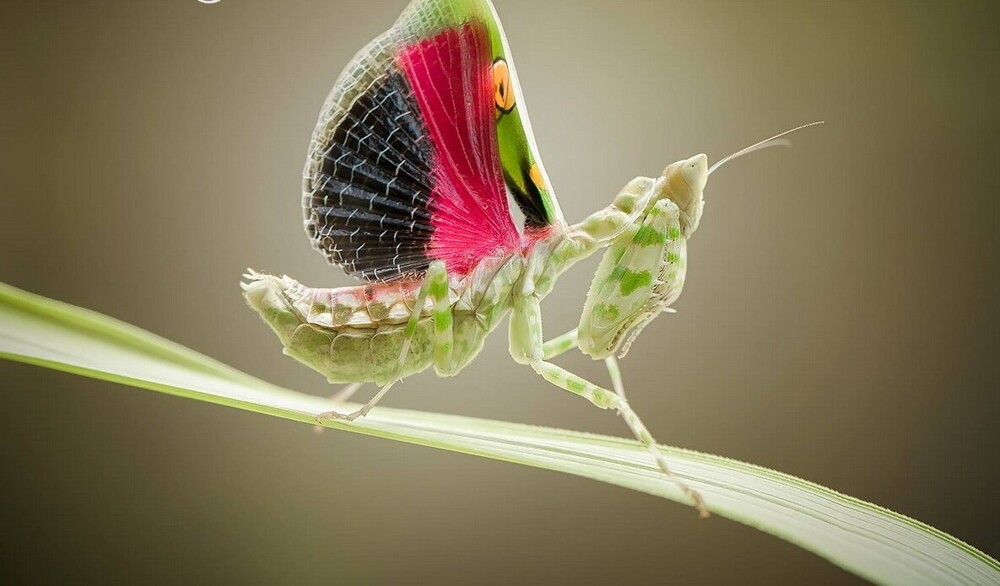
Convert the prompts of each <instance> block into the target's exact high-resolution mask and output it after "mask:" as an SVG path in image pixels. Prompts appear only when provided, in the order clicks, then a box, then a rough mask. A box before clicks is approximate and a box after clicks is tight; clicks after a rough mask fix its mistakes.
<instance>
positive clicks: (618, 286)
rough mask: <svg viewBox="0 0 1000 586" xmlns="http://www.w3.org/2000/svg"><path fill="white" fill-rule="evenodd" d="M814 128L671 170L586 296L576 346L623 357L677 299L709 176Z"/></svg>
mask: <svg viewBox="0 0 1000 586" xmlns="http://www.w3.org/2000/svg"><path fill="white" fill-rule="evenodd" d="M815 124H822V122H813V123H812V124H805V125H803V126H799V127H798V128H793V129H792V130H788V131H786V132H782V133H781V134H778V135H776V136H772V137H771V138H768V139H766V140H762V141H760V142H757V143H755V144H753V145H750V146H748V147H746V148H744V149H741V150H739V151H736V152H735V153H733V154H731V155H729V156H728V157H725V158H723V159H720V160H719V161H718V162H716V163H715V164H714V165H712V166H711V167H709V166H708V157H707V156H705V155H704V154H700V155H695V156H693V157H691V158H689V159H684V160H680V161H677V162H676V163H671V164H670V165H667V168H666V169H664V170H663V174H662V175H661V176H660V177H659V178H657V179H656V181H654V182H653V187H652V189H653V191H652V193H651V195H652V197H651V198H650V199H649V203H648V204H647V205H646V206H645V209H644V210H642V213H641V214H638V217H637V218H636V220H635V222H634V223H633V224H632V225H630V226H629V227H628V228H627V229H626V230H624V231H623V232H622V234H621V236H620V237H619V238H617V239H616V240H615V241H614V242H613V243H612V244H611V246H610V247H609V248H608V251H607V252H606V253H605V254H604V259H603V260H602V261H601V264H600V266H599V267H598V269H597V274H596V275H595V276H594V281H593V283H592V284H591V286H590V291H588V293H587V302H586V305H584V309H583V315H582V316H581V318H580V328H579V331H578V342H579V345H580V349H581V350H582V351H583V352H584V353H585V354H588V355H589V356H591V357H593V358H595V359H600V358H606V357H609V356H612V355H613V354H618V356H619V357H624V355H625V353H626V352H628V349H629V346H630V345H631V344H632V342H633V341H634V340H635V338H636V337H637V336H638V335H639V333H640V332H641V331H642V329H643V328H644V327H645V326H646V325H647V324H649V323H650V322H651V321H653V319H655V318H656V316H658V315H659V314H660V313H662V312H664V311H673V310H672V309H670V306H671V305H672V304H673V303H674V301H676V300H677V298H678V297H679V296H680V294H681V289H682V288H683V287H684V280H685V277H686V275H687V239H688V238H689V237H690V236H691V234H692V233H693V232H694V231H695V230H696V229H697V228H698V223H699V222H700V221H701V215H702V211H703V210H704V207H705V200H704V192H705V185H706V183H708V176H709V175H711V174H712V172H713V171H715V170H716V169H718V168H719V167H721V166H722V165H723V164H725V163H726V162H728V161H731V160H733V159H735V158H737V157H741V156H743V155H746V154H749V153H752V152H754V151H757V150H760V149H762V148H767V147H770V146H775V145H782V144H788V142H787V141H783V140H779V139H780V138H781V137H783V136H785V135H786V134H789V133H791V132H795V131H796V130H799V129H801V128H806V127H808V126H813V125H815Z"/></svg>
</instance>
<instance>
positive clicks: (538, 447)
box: [0, 283, 1000, 585]
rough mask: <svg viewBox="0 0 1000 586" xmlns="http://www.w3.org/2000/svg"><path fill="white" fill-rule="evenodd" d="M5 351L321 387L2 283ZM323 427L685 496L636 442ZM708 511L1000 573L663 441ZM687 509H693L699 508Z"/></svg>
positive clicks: (308, 399) (741, 467)
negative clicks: (265, 375) (273, 375)
mask: <svg viewBox="0 0 1000 586" xmlns="http://www.w3.org/2000/svg"><path fill="white" fill-rule="evenodd" d="M0 357H2V358H7V359H10V360H16V361H20V362H26V363H30V364H35V365H38V366H44V367H48V368H53V369H56V370H62V371H66V372H72V373H76V374H80V375H83V376H89V377H94V378H99V379H103V380H108V381H113V382H117V383H121V384H125V385H131V386H135V387H140V388H145V389H150V390H155V391H160V392H165V393H169V394H172V395H177V396H182V397H189V398H192V399H198V400H201V401H208V402H210V403H217V404H220V405H228V406H231V407H237V408H240V409H246V410H248V411H255V412H257V413H263V414H266V415H273V416H277V417H283V418H286V419H292V420H295V421H301V422H303V423H308V424H313V423H314V417H315V416H316V415H317V414H318V413H320V412H322V411H324V410H325V409H326V408H327V407H328V406H329V405H328V403H327V401H326V400H325V399H324V398H320V397H314V396H311V395H306V394H302V393H297V392H294V391H290V390H288V389H283V388H280V387H276V386H274V385H271V384H269V383H266V382H264V381H261V380H259V379H256V378H254V377H251V376H249V375H247V374H244V373H242V372H239V371H237V370H235V369H233V368H230V367H228V366H226V365H224V364H222V363H220V362H217V361H214V360H212V359H210V358H207V357H205V356H203V355H201V354H198V353H197V352H194V351H192V350H189V349H187V348H185V347H183V346H180V345H178V344H175V343H173V342H170V341H168V340H164V339H163V338H160V337H157V336H155V335H153V334H150V333H148V332H146V331H143V330H141V329H138V328H135V327H133V326H130V325H128V324H125V323H122V322H120V321H117V320H114V319H112V318H109V317H106V316H103V315H100V314H97V313H94V312H91V311H87V310H84V309H80V308H77V307H74V306H71V305H67V304H64V303H60V302H57V301H53V300H50V299H46V298H43V297H39V296H36V295H33V294H30V293H27V292H24V291H21V290H19V289H15V288H13V287H10V286H8V285H4V284H2V283H0ZM327 426H328V427H331V428H335V429H339V430H343V431H351V432H355V433H362V434H366V435H372V436H376V437H381V438H386V439H392V440H397V441H402V442H407V443H412V444H419V445H423V446H428V447H433V448H439V449H443V450H449V451H453V452H460V453H464V454H472V455H476V456H483V457H487V458H493V459H496V460H503V461H506V462H513V463H517V464H524V465H528V466H534V467H538V468H546V469H549V470H556V471H559V472H566V473H569V474H575V475H578V476H584V477H587V478H593V479H595V480H601V481H604V482H608V483H611V484H616V485H618V486H623V487H626V488H631V489H634V490H639V491H642V492H646V493H649V494H653V495H657V496H662V497H665V498H668V499H671V500H675V501H679V502H682V503H685V504H687V500H686V499H685V498H684V496H683V495H682V494H681V493H680V492H679V491H678V490H677V488H676V486H675V485H673V484H672V483H669V482H666V481H664V479H663V478H662V476H661V475H660V473H659V472H658V471H657V470H656V468H655V466H654V465H653V464H652V462H650V459H649V455H648V453H647V452H646V451H645V450H644V449H642V448H641V447H640V446H638V444H636V443H635V442H633V441H628V440H624V439H619V438H614V437H606V436H599V435H593V434H586V433H579V432H573V431H564V430H558V429H549V428H541V427H532V426H527V425H520V424H514V423H504V422H499V421H489V420H481V419H472V418H468V417H457V416H450V415H439V414H433V413H423V412H418V411H404V410H399V409H388V408H381V407H380V408H376V409H375V410H373V411H372V412H371V414H370V415H369V416H368V417H366V418H364V419H362V420H360V421H358V422H355V423H342V422H329V423H327ZM663 449H664V451H665V453H666V455H667V457H668V458H670V460H671V465H672V467H673V469H674V471H675V473H676V474H677V475H678V476H680V477H681V478H683V479H685V481H687V482H688V483H689V484H690V485H691V486H692V487H694V488H696V489H697V490H699V491H701V493H702V495H704V497H705V500H706V502H707V504H708V506H709V508H710V509H711V511H712V512H713V513H715V514H716V515H718V516H721V517H728V518H730V519H734V520H736V521H740V522H742V523H746V524H747V525H750V526H752V527H756V528H758V529H760V530H762V531H765V532H767V533H771V534H773V535H776V536H778V537H781V538H783V539H786V540H788V541H790V542H792V543H794V544H796V545H799V546H800V547H803V548H805V549H807V550H810V551H813V552H815V553H816V554H818V555H820V556H822V557H824V558H826V559H828V560H830V561H831V562H833V563H835V564H837V565H839V566H841V567H843V568H845V569H847V570H849V571H851V572H854V573H856V574H858V575H860V576H863V577H865V578H868V579H870V580H872V581H874V582H879V583H885V584H906V585H910V584H998V583H1000V564H998V563H997V561H996V560H994V559H993V558H991V557H989V556H987V555H986V554H984V553H982V552H981V551H979V550H977V549H975V548H973V547H972V546H970V545H968V544H966V543H963V542H962V541H960V540H958V539H956V538H954V537H952V536H950V535H948V534H946V533H943V532H941V531H938V530H937V529H934V528H933V527H930V526H928V525H925V524H923V523H920V522H919V521H916V520H914V519H910V518H908V517H905V516H903V515H899V514H897V513H893V512H892V511H889V510H886V509H883V508H881V507H878V506H876V505H873V504H870V503H866V502H864V501H860V500H858V499H854V498H851V497H849V496H845V495H842V494H840V493H837V492H834V491H832V490H830V489H827V488H824V487H822V486H819V485H816V484H813V483H811V482H807V481H804V480H801V479H799V478H795V477H793V476H789V475H787V474H782V473H780V472H775V471H773V470H768V469H766V468H761V467H759V466H754V465H752V464H746V463H743V462H737V461H735V460H730V459H727V458H722V457H718V456H712V455H708V454H701V453H697V452H691V451H687V450H680V449H677V448H669V447H664V448H663ZM692 514H694V513H693V512H692Z"/></svg>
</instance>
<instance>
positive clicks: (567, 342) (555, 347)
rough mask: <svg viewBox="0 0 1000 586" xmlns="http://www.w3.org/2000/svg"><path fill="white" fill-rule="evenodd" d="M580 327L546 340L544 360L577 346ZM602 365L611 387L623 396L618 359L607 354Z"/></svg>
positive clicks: (543, 352) (623, 386)
mask: <svg viewBox="0 0 1000 586" xmlns="http://www.w3.org/2000/svg"><path fill="white" fill-rule="evenodd" d="M579 331H580V328H573V329H572V330H570V331H568V332H566V333H565V334H562V335H561V336H556V337H555V338H552V339H551V340H549V341H548V342H545V343H544V344H542V354H543V355H544V358H545V360H552V359H553V358H555V357H557V356H562V355H563V354H565V353H566V352H569V351H570V350H572V349H574V348H576V347H577V346H578V343H577V336H578V335H579ZM604 365H605V366H606V367H607V369H608V376H610V377H611V388H613V389H614V390H615V392H616V393H618V394H619V395H620V396H621V397H623V398H624V397H625V385H624V384H623V383H622V371H621V368H619V367H618V359H617V358H615V357H614V356H608V357H607V358H605V359H604Z"/></svg>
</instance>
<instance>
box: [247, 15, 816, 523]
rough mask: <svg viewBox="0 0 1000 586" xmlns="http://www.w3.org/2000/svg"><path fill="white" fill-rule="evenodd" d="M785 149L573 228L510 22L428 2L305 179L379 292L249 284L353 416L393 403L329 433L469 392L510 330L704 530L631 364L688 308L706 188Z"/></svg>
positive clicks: (328, 249) (339, 257) (351, 99)
mask: <svg viewBox="0 0 1000 586" xmlns="http://www.w3.org/2000/svg"><path fill="white" fill-rule="evenodd" d="M795 130H797V129H795ZM789 132H791V131H789ZM784 134H787V133H782V135H778V137H780V136H783V135H784ZM778 137H772V138H771V139H768V140H767V141H761V143H758V144H756V145H754V146H752V147H748V148H747V149H744V150H742V151H739V152H738V153H735V154H734V155H732V156H731V157H727V158H726V159H724V160H722V161H720V162H719V163H717V164H716V165H715V166H714V167H712V168H711V169H710V168H709V166H708V158H707V157H706V156H705V155H704V154H699V155H695V156H693V157H691V158H689V159H685V160H680V161H677V162H675V163H673V164H671V165H668V166H667V167H666V168H665V169H664V170H663V172H662V173H661V174H659V175H658V176H657V177H653V178H647V177H637V178H635V179H633V180H632V181H630V182H629V183H628V184H627V185H625V187H624V188H623V189H622V190H621V191H620V192H619V193H618V194H617V195H616V196H615V197H614V199H613V200H612V202H611V204H610V205H608V206H607V207H605V208H603V209H601V210H599V211H597V212H595V213H593V214H591V215H590V216H588V217H587V218H585V219H584V220H583V221H581V222H579V223H576V224H572V225H570V224H568V223H567V222H566V221H565V219H564V218H563V214H562V211H561V210H560V208H559V204H558V202H557V200H556V198H555V195H554V193H553V190H552V188H551V187H550V183H549V180H548V176H547V175H546V173H545V170H544V167H543V166H542V162H541V159H540V158H539V156H538V152H537V147H536V145H535V141H534V138H533V135H532V132H531V125H530V123H529V121H528V115H527V111H526V110H525V106H524V100H523V97H522V94H521V88H520V86H519V84H518V82H517V76H516V72H515V69H514V63H513V61H512V60H511V57H510V51H509V48H508V46H507V41H506V38H505V37H504V34H503V29H502V27H501V25H500V21H499V19H498V17H497V14H496V11H495V9H494V7H493V5H492V4H491V3H490V2H489V0H415V1H414V2H412V3H411V4H410V5H409V6H408V7H407V8H406V9H405V11H404V12H403V14H402V15H401V16H400V17H399V20H398V21H397V22H396V24H395V25H394V26H393V27H392V28H391V29H390V30H389V31H388V32H386V33H384V34H383V35H381V36H379V37H377V38H376V39H375V40H373V41H372V42H371V43H369V44H368V45H367V46H366V47H365V48H363V49H362V50H361V51H360V52H359V53H358V54H357V55H356V56H355V58H354V59H353V61H352V62H351V63H350V64H349V65H348V66H347V68H346V69H345V70H344V72H343V73H342V74H341V75H340V77H339V78H338V80H337V82H336V83H335V85H334V87H333V90H332V91H331V93H330V95H329V97H328V98H327V100H326V103H325V104H324V106H323V109H322V111H321V113H320V116H319V121H318V123H317V126H316V129H315V130H314V132H313V136H312V141H311V144H310V147H309V154H308V159H307V162H306V166H305V170H304V177H303V209H304V214H305V228H306V232H307V234H308V236H309V237H310V239H311V241H312V244H313V247H314V248H315V249H316V250H317V251H319V252H320V253H321V254H323V255H324V256H325V257H326V258H327V259H328V260H329V261H330V262H331V263H332V264H336V265H339V266H341V267H342V268H343V269H344V270H345V271H346V272H347V273H348V274H350V275H353V276H356V277H359V278H361V279H362V280H364V281H366V283H365V284H364V285H359V286H353V287H341V288H334V289H327V288H310V287H306V286H304V285H302V284H300V283H298V282H297V281H295V280H294V279H292V278H290V277H287V276H281V277H279V276H274V275H267V274H262V273H257V272H255V271H252V270H251V271H249V272H248V273H247V274H246V275H245V277H246V280H245V282H244V283H242V287H243V290H244V297H245V299H246V301H247V303H248V304H249V305H250V307H251V308H253V309H254V310H256V311H257V312H258V313H259V314H260V316H261V317H262V318H263V319H264V321H265V322H266V323H267V324H268V325H269V326H270V327H271V329H272V330H273V331H274V332H275V334H277V336H278V338H279V339H280V340H281V343H282V344H283V346H284V352H285V353H286V354H287V355H289V356H291V357H293V358H295V359H296V360H298V361H299V362H302V363H303V364H305V365H307V366H309V367H310V368H313V369H314V370H316V371H318V372H319V373H321V374H322V375H324V376H325V377H326V378H327V379H328V381H330V382H331V383H350V384H349V385H348V386H347V387H346V388H345V390H344V391H343V392H342V393H341V394H340V395H339V396H338V397H337V399H338V400H340V401H343V400H346V398H347V397H348V396H349V395H350V394H352V393H353V392H354V391H356V390H357V388H358V387H359V386H360V385H361V384H363V383H369V382H371V383H375V384H376V385H379V386H380V387H381V389H380V390H379V391H378V393H377V394H376V395H375V396H374V397H373V398H372V399H371V400H370V401H369V402H368V403H367V404H366V405H364V407H362V408H361V409H359V410H357V411H354V412H352V413H347V414H341V413H339V412H337V411H330V412H328V413H324V414H322V415H320V419H343V420H354V419H356V418H358V417H362V416H364V415H365V414H367V413H368V412H369V410H370V409H371V408H372V407H373V406H374V405H375V404H376V403H377V402H378V401H379V400H380V399H381V398H382V397H383V396H384V395H385V393H386V392H387V391H388V390H389V388H390V387H391V386H392V385H393V383H395V382H396V381H399V380H401V379H403V378H405V377H407V376H410V375H413V374H416V373H418V372H421V371H424V370H426V369H428V368H430V367H432V366H433V367H434V370H435V372H436V373H437V374H438V375H439V376H442V377H445V376H454V375H457V374H458V373H459V372H461V370H462V369H463V368H464V367H465V366H466V365H468V364H469V363H470V362H471V361H472V360H473V359H474V358H475V357H476V356H477V355H478V354H479V352H480V351H481V350H482V348H483V344H484V341H485V339H486V337H487V335H488V334H490V333H491V332H492V331H493V330H495V329H496V328H497V327H498V326H499V325H500V323H501V321H502V320H503V318H505V317H508V316H509V327H508V333H509V336H508V339H509V351H510V355H511V357H512V358H513V359H514V361H515V362H516V363H518V364H521V365H525V366H527V367H530V368H531V369H532V370H534V371H535V372H536V373H537V374H538V375H540V376H541V377H542V378H543V379H544V380H546V381H548V382H549V383H551V384H553V385H555V386H557V387H559V388H561V389H563V390H566V391H569V392H571V393H573V394H575V395H579V396H580V397H582V398H584V399H587V400H588V401H590V402H591V403H593V404H594V405H596V406H597V407H599V408H601V409H612V410H615V411H617V412H618V413H619V414H621V416H622V417H623V419H624V420H625V422H626V423H627V424H628V426H629V428H630V429H631V430H632V432H633V433H634V435H635V437H636V438H637V439H638V440H639V441H640V442H641V443H642V444H643V445H644V446H645V447H646V448H647V449H648V450H649V451H650V453H651V455H652V457H653V459H654V461H655V462H656V464H657V466H658V467H659V469H660V470H661V471H662V472H663V473H664V474H665V475H666V476H667V477H668V478H669V479H671V480H673V481H674V482H676V485H677V486H679V487H680V489H681V490H682V491H683V492H684V493H685V494H686V495H687V496H688V497H689V498H690V500H691V502H692V503H693V504H694V506H695V507H696V509H697V510H698V513H699V515H700V516H702V517H705V516H708V509H707V507H706V505H705V503H704V500H703V499H702V497H701V496H700V495H699V493H698V492H696V491H695V490H693V489H692V488H690V487H689V486H687V485H686V484H684V483H683V482H681V481H680V480H679V479H677V478H676V477H674V476H673V474H672V472H671V470H670V468H669V466H668V464H667V461H666V459H665V458H664V457H663V455H662V454H661V453H660V451H659V449H658V448H657V444H656V442H655V441H654V439H653V437H652V435H651V434H650V432H649V431H648V429H647V428H646V426H645V425H644V424H643V423H642V421H641V420H640V418H639V417H638V415H636V413H635V411H634V410H633V409H632V407H631V406H630V405H629V402H628V400H627V399H626V398H625V393H624V388H623V386H622V384H621V377H620V374H619V370H618V365H617V362H616V361H615V355H616V353H617V354H619V355H624V353H625V352H627V350H628V347H629V345H630V344H631V343H632V341H633V340H634V339H635V336H636V335H638V333H639V332H640V331H641V329H642V327H643V326H644V325H645V324H647V323H649V321H650V320H652V319H653V318H654V317H656V315H658V314H659V313H660V312H662V311H668V310H669V306H670V305H671V304H672V303H673V302H674V301H675V300H676V299H677V297H678V295H680V293H681V290H682V288H683V286H684V280H685V276H686V268H687V267H686V257H687V240H688V239H689V238H690V237H691V235H692V234H693V233H694V232H695V230H696V229H697V227H698V224H699V222H700V220H701V216H702V211H703V207H704V196H703V194H704V189H705V185H706V183H707V181H708V176H709V175H710V174H711V172H712V171H713V170H714V169H715V168H717V167H718V166H719V165H721V164H722V163H723V162H725V161H726V160H729V159H731V158H733V157H735V156H739V155H740V154H745V153H746V152H750V151H751V150H754V149H756V148H760V147H762V146H766V145H769V144H773V143H774V140H775V139H777V138H778ZM508 193H509V194H510V197H511V199H513V200H514V202H515V203H516V204H517V205H518V207H519V208H520V210H521V212H522V213H523V216H524V225H523V226H522V227H518V226H517V225H516V224H515V223H514V220H513V218H512V216H511V213H510V209H509V204H508ZM604 248H608V251H607V253H606V254H605V256H604V259H603V260H602V262H601V265H600V267H599V268H598V272H597V274H596V276H595V279H594V282H593V284H592V285H591V288H590V291H589V293H588V296H587V301H586V304H585V306H584V311H583V316H582V318H581V321H580V325H579V327H578V328H577V329H575V330H573V331H571V332H568V333H566V334H563V335H561V336H559V337H556V338H554V339H552V340H550V341H548V342H546V341H545V340H544V338H543V331H542V312H541V301H542V300H543V299H544V298H545V297H546V296H547V295H548V294H549V293H550V292H551V291H552V289H553V286H554V285H555V283H556V280H557V279H558V278H559V276H560V275H561V274H563V273H564V272H565V271H566V270H568V269H569V268H570V267H572V266H573V265H574V264H576V263H577V262H579V261H581V260H583V259H585V258H587V257H589V256H591V255H592V254H594V253H595V252H597V251H598V250H602V249H604ZM574 347H579V349H580V350H581V351H583V352H585V353H586V354H588V355H590V356H591V357H593V358H595V359H604V360H605V361H606V363H607V365H608V369H609V372H610V373H611V378H612V383H613V384H612V386H613V390H612V389H606V388H604V387H602V386H600V385H597V384H594V383H592V382H590V381H588V380H585V379H584V378H582V377H580V376H577V375H576V374H573V373H572V372H570V371H568V370H566V369H565V368H562V367H561V366H558V365H556V364H555V363H553V362H552V361H551V360H552V359H553V358H555V357H556V356H558V355H559V354H562V353H564V352H566V351H568V350H571V349H573V348H574Z"/></svg>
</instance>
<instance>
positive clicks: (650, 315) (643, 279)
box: [578, 155, 708, 359]
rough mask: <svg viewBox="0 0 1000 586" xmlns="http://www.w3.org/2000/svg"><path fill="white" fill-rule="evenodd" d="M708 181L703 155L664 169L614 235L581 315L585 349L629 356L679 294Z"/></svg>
mask: <svg viewBox="0 0 1000 586" xmlns="http://www.w3.org/2000/svg"><path fill="white" fill-rule="evenodd" d="M707 180H708V160H707V158H706V157H705V155H697V156H694V157H691V158H690V159H687V160H686V161H678V162H676V163H673V164H672V165H669V166H668V167H667V168H666V169H664V171H663V175H662V176H661V177H660V178H658V179H657V181H656V183H655V184H654V187H653V189H654V197H653V198H651V200H650V202H649V204H648V205H647V208H646V209H645V210H644V211H643V215H642V217H641V218H640V219H639V220H638V221H637V222H636V223H635V224H633V225H631V226H629V228H628V229H627V230H625V231H624V232H623V233H622V234H621V235H620V236H619V237H618V238H617V239H615V241H614V242H613V243H612V244H611V246H610V247H609V248H608V250H607V252H606V253H605V254H604V258H603V259H602V260H601V264H600V266H599V267H598V269H597V273H596V274H595V275H594V281H593V283H591V285H590V291H589V292H588V293H587V301H586V304H585V305H584V310H583V315H582V316H581V317H580V329H579V334H578V336H579V344H580V349H581V350H582V351H583V352H584V353H586V354H588V355H589V356H591V357H593V358H595V359H601V358H607V357H609V356H612V355H613V354H615V353H616V352H617V353H618V355H619V357H623V356H625V354H626V353H627V352H628V349H629V347H630V346H631V344H632V341H633V340H635V338H636V336H638V335H639V333H640V332H641V331H642V328H643V327H645V326H646V324H648V323H649V322H651V321H652V320H653V319H654V318H655V317H656V316H657V315H659V314H660V313H661V312H663V311H668V310H669V306H670V304H672V303H673V302H674V301H676V300H677V298H678V297H679V296H680V294H681V289H682V288H683V287H684V278H685V274H686V270H687V238H688V237H689V236H690V235H691V233H693V232H694V231H695V229H697V227H698V222H699V221H700V220H701V214H702V209H703V207H704V200H703V197H702V194H703V191H704V189H705V184H706V182H707Z"/></svg>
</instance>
